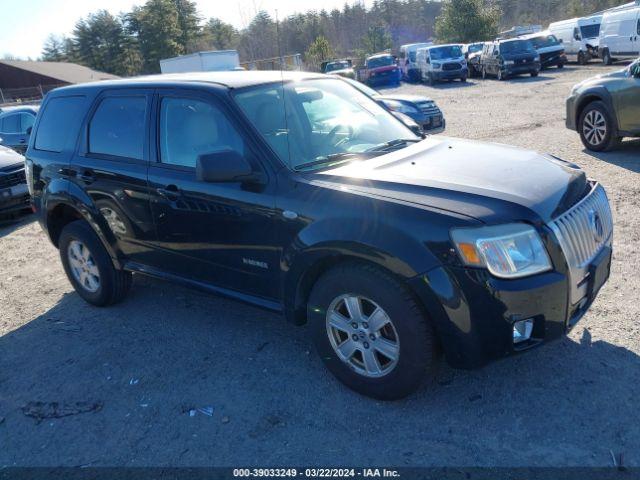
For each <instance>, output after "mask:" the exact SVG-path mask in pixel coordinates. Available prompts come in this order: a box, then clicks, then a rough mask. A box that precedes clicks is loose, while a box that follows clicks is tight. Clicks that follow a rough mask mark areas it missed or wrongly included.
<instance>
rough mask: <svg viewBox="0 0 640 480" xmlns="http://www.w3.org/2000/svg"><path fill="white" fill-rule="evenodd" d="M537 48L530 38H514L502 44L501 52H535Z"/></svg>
mask: <svg viewBox="0 0 640 480" xmlns="http://www.w3.org/2000/svg"><path fill="white" fill-rule="evenodd" d="M533 51H535V48H534V47H533V43H531V42H530V41H529V40H512V41H510V42H503V43H502V44H501V45H500V53H503V54H504V53H526V52H533Z"/></svg>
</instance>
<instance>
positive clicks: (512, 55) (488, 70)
mask: <svg viewBox="0 0 640 480" xmlns="http://www.w3.org/2000/svg"><path fill="white" fill-rule="evenodd" d="M540 68H541V65H540V55H538V52H537V51H536V49H535V47H534V46H533V43H532V42H531V40H522V39H510V40H499V41H496V42H493V43H486V44H485V45H484V48H483V49H482V54H481V55H480V71H481V73H482V78H487V76H489V75H494V76H496V77H497V78H498V80H504V79H506V78H509V77H512V76H514V75H522V74H529V75H531V76H532V77H537V76H538V74H539V73H540Z"/></svg>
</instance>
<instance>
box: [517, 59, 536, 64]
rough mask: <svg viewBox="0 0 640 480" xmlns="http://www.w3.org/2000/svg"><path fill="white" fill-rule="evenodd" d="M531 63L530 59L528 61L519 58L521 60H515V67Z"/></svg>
mask: <svg viewBox="0 0 640 480" xmlns="http://www.w3.org/2000/svg"><path fill="white" fill-rule="evenodd" d="M531 62H533V60H532V59H530V58H521V59H519V60H516V61H515V64H516V65H525V64H527V63H531Z"/></svg>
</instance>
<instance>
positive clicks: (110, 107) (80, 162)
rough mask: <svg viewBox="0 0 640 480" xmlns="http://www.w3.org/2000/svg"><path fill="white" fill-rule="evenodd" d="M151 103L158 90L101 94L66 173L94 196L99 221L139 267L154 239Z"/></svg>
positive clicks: (121, 90)
mask: <svg viewBox="0 0 640 480" xmlns="http://www.w3.org/2000/svg"><path fill="white" fill-rule="evenodd" d="M152 99H153V90H143V89H135V90H134V89H132V90H129V89H117V90H112V91H105V92H103V93H101V94H100V95H99V96H98V97H97V98H96V100H95V101H94V102H93V104H92V106H91V109H90V111H89V114H88V116H87V120H86V122H85V124H84V125H83V128H82V136H81V140H80V146H79V148H78V151H77V152H76V154H75V155H74V156H73V157H72V158H71V161H70V164H69V169H68V172H67V173H68V177H69V180H70V181H71V182H72V183H73V184H75V185H77V186H78V187H79V189H80V192H82V193H84V194H86V195H88V196H89V197H90V199H91V203H92V205H90V208H92V209H93V210H94V212H93V213H94V215H95V218H97V219H98V220H99V221H100V222H102V225H101V227H103V228H106V229H109V230H110V231H111V233H112V234H113V237H114V238H115V242H116V243H117V249H118V250H119V251H120V253H121V254H122V255H124V258H125V259H126V260H128V261H133V262H137V263H140V264H148V263H150V259H151V258H152V254H153V252H152V248H153V245H152V241H153V240H155V228H154V224H153V220H152V218H151V208H150V203H149V192H148V185H147V168H148V164H149V128H150V126H149V116H150V111H151V102H152ZM79 194H80V193H79Z"/></svg>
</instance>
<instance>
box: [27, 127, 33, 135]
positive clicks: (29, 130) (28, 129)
mask: <svg viewBox="0 0 640 480" xmlns="http://www.w3.org/2000/svg"><path fill="white" fill-rule="evenodd" d="M31 132H33V127H27V131H26V132H25V133H26V134H27V135H31Z"/></svg>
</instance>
